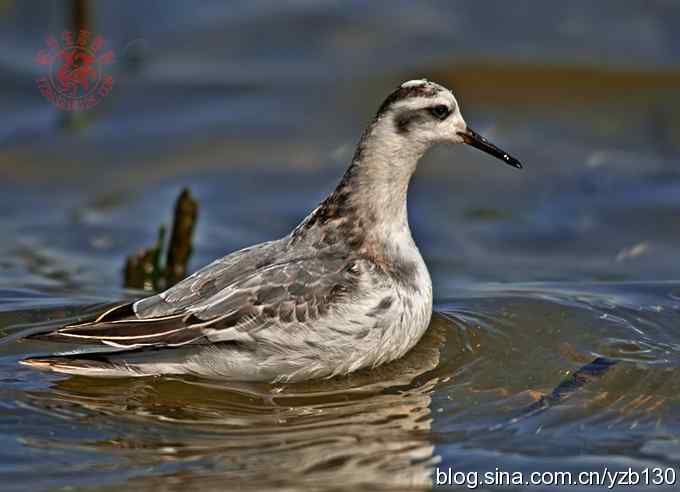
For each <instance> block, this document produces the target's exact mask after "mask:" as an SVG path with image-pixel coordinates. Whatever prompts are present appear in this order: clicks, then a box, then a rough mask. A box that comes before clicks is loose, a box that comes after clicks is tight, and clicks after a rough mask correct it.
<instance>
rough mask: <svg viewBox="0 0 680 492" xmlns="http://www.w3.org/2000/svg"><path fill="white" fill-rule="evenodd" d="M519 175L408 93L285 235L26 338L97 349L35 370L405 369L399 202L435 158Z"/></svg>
mask: <svg viewBox="0 0 680 492" xmlns="http://www.w3.org/2000/svg"><path fill="white" fill-rule="evenodd" d="M439 143H450V144H459V143H465V144H468V145H471V146H473V147H476V148H478V149H481V150H483V151H484V152H487V153H489V154H491V155H493V156H495V157H497V158H499V159H501V160H502V161H504V162H505V163H506V164H509V165H510V166H513V167H516V168H521V167H522V166H521V164H520V162H519V161H518V160H517V159H515V158H514V157H511V156H510V155H508V154H507V153H506V152H504V151H503V150H501V149H499V148H498V147H496V146H494V145H493V144H491V143H489V142H488V141H487V140H486V139H485V138H483V137H482V136H480V135H479V134H477V133H475V132H474V131H473V130H471V129H470V128H469V127H468V126H467V124H466V123H465V120H464V119H463V116H462V115H461V112H460V106H459V105H458V102H457V101H456V98H455V97H454V95H453V93H452V92H451V91H450V90H449V89H447V88H445V87H443V86H441V85H439V84H436V83H434V82H430V81H428V80H424V79H423V80H411V81H408V82H404V83H403V84H401V85H400V86H399V87H397V89H396V90H394V91H393V92H392V93H391V94H390V95H389V96H388V97H387V99H386V100H385V101H384V102H383V104H382V105H381V106H380V108H379V110H378V112H377V115H376V116H375V118H374V119H373V120H372V122H371V123H370V125H369V126H368V128H367V129H366V130H365V132H364V133H363V135H362V137H361V139H360V141H359V144H358V146H357V149H356V152H355V154H354V157H353V158H352V161H351V163H350V165H349V168H348V169H347V171H346V172H345V174H344V176H343V177H342V180H341V181H340V183H339V184H338V186H337V188H336V189H335V190H334V191H333V192H332V193H331V194H330V195H329V196H328V197H327V198H326V199H325V200H323V202H321V204H320V205H319V206H318V207H317V208H315V209H314V210H313V211H312V212H311V213H310V214H309V215H308V216H307V217H306V218H305V219H304V220H303V221H302V222H301V223H300V224H299V225H298V226H297V227H295V228H294V229H293V230H292V232H290V233H289V234H288V235H286V236H285V237H283V238H281V239H277V240H274V241H269V242H265V243H261V244H257V245H255V246H251V247H248V248H245V249H242V250H240V251H236V252H233V253H231V254H229V255H227V256H225V257H223V258H220V259H218V260H216V261H214V262H213V263H211V264H209V265H207V266H206V267H204V268H202V269H200V270H198V271H197V272H196V273H194V274H193V275H191V276H189V277H187V278H186V279H184V280H183V281H181V282H180V283H178V284H176V285H174V286H173V287H171V288H169V289H168V290H166V291H164V292H162V293H160V294H157V295H153V296H151V297H147V298H144V299H140V300H138V301H136V302H132V303H127V304H123V305H119V306H115V307H113V308H111V309H109V310H107V311H105V312H103V313H102V314H101V315H99V316H98V317H97V318H96V319H94V320H92V321H88V322H83V323H78V324H72V325H68V326H64V327H62V328H59V329H57V330H55V331H51V332H48V333H43V334H40V335H37V336H34V337H33V338H41V339H43V340H52V341H61V342H72V343H82V344H95V345H98V346H99V347H91V348H92V351H89V350H87V351H83V350H81V351H78V352H75V353H70V354H57V355H50V356H45V357H33V358H29V359H25V360H23V361H22V362H23V363H24V364H28V365H30V366H33V367H37V368H42V369H49V370H52V371H57V372H61V373H69V374H81V375H87V376H112V377H116V376H152V375H162V374H192V375H200V376H205V377H214V378H223V379H227V380H238V381H262V382H288V381H290V382H294V381H302V380H307V379H315V378H327V377H332V376H336V375H344V374H347V373H350V372H352V371H355V370H357V369H361V368H371V367H376V366H378V365H379V364H383V363H386V362H389V361H392V360H395V359H398V358H400V357H402V356H403V355H404V354H406V353H407V352H408V351H409V350H410V349H411V348H412V347H413V346H414V345H415V344H416V343H417V342H418V340H419V339H420V338H421V336H422V335H423V334H424V333H425V331H426V329H427V327H428V325H429V323H430V318H431V316H432V282H431V280H430V275H429V272H428V270H427V267H426V265H425V262H424V261H423V258H422V256H421V255H420V252H419V250H418V248H417V246H416V244H415V242H414V241H413V238H412V236H411V230H410V228H409V222H408V214H407V191H408V186H409V181H410V179H411V176H412V175H413V173H414V172H415V170H416V166H417V164H418V161H419V160H420V158H421V157H422V156H423V154H425V152H426V151H427V150H428V149H429V148H430V147H432V146H433V145H435V144H439Z"/></svg>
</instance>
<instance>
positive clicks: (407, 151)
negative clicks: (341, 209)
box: [331, 120, 427, 234]
mask: <svg viewBox="0 0 680 492" xmlns="http://www.w3.org/2000/svg"><path fill="white" fill-rule="evenodd" d="M426 150H427V145H426V144H425V143H424V142H420V141H417V140H413V139H409V138H407V137H405V136H402V135H399V134H397V133H396V132H395V130H394V128H393V125H391V124H389V122H385V121H381V120H377V121H376V122H374V124H373V125H371V126H370V127H369V128H368V129H367V130H366V132H365V133H364V135H363V137H362V139H361V141H360V142H359V145H358V147H357V150H356V153H355V154H354V158H353V159H352V163H351V165H350V166H349V168H348V169H347V171H346V172H345V175H344V176H343V178H342V181H341V182H340V184H339V185H338V187H337V188H336V190H335V191H334V192H333V195H336V196H344V197H346V201H347V203H348V207H347V208H348V210H349V211H351V212H352V213H354V214H357V215H358V216H359V217H360V218H361V219H362V221H363V222H364V223H365V224H366V226H367V227H368V228H374V230H375V232H376V233H378V234H380V233H384V232H385V231H383V230H382V229H384V228H387V229H390V230H392V229H397V230H398V229H403V228H406V229H408V214H407V194H408V186H409V183H410V181H411V176H413V173H414V172H415V169H416V165H417V164H418V161H419V160H420V158H421V157H422V156H423V154H424V153H425V151H426ZM333 195H331V196H333ZM375 228H377V229H375Z"/></svg>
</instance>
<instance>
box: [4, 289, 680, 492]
mask: <svg viewBox="0 0 680 492" xmlns="http://www.w3.org/2000/svg"><path fill="white" fill-rule="evenodd" d="M679 292H680V284H677V283H651V284H640V283H638V284H564V283H562V284H528V285H520V284H515V285H506V286H499V285H495V286H493V285H481V286H468V287H462V286H461V288H460V289H459V296H457V297H456V299H452V300H450V301H448V302H439V303H438V305H437V310H438V313H439V314H436V315H435V317H434V319H433V322H432V325H431V327H430V329H429V330H428V332H427V334H426V336H425V337H424V339H423V340H422V341H421V343H419V344H418V345H417V347H416V348H415V349H414V350H413V351H412V352H410V353H409V354H408V355H407V356H406V357H405V358H403V359H401V360H399V361H396V362H394V363H392V364H389V365H386V366H384V367H379V368H377V369H376V370H374V371H364V372H360V373H357V374H354V375H351V376H349V377H346V378H337V379H332V380H328V381H319V382H308V383H300V384H287V385H279V386H269V385H253V384H247V385H244V384H232V383H229V384H222V383H221V382H216V381H208V380H199V379H192V378H174V377H173V378H170V377H167V378H166V377H160V378H138V379H99V378H94V379H90V378H85V377H77V376H76V377H67V378H65V377H64V376H59V375H52V374H46V373H43V372H38V371H34V370H31V369H30V368H27V367H24V366H19V365H17V361H18V360H19V359H21V358H22V357H24V356H26V355H34V354H36V353H45V352H49V351H51V349H53V348H54V347H53V346H52V345H50V346H48V344H46V343H44V342H36V341H33V342H27V341H23V342H17V341H16V338H15V335H16V330H15V329H11V330H8V331H9V334H8V335H6V336H5V337H4V338H3V340H6V341H7V343H4V344H0V439H2V442H4V443H9V444H8V445H7V446H6V447H5V448H3V449H0V460H2V461H3V462H4V463H7V464H8V466H10V467H11V468H12V476H13V482H12V483H14V484H17V486H18V487H19V488H18V489H17V490H25V488H26V487H27V486H28V485H30V486H31V487H33V488H35V487H37V486H38V485H40V484H41V483H48V484H49V485H50V486H51V487H58V486H66V485H69V486H74V485H76V486H86V485H88V484H91V485H96V487H97V488H99V489H106V490H108V489H109V488H119V487H120V484H121V483H123V482H125V483H127V484H133V485H134V486H135V487H136V488H137V489H141V490H158V489H163V490H178V491H179V490H187V488H188V487H190V486H192V485H195V486H196V487H197V488H200V489H201V490H223V489H224V488H225V484H233V486H234V487H236V486H238V487H241V488H244V487H252V488H254V489H258V490H262V489H273V488H284V489H295V490H297V489H304V488H309V487H312V488H315V489H333V488H338V487H343V488H349V489H359V488H365V489H368V490H375V489H376V488H386V489H400V490H401V489H404V488H415V489H423V488H427V487H429V486H430V485H432V484H431V480H432V472H433V469H434V468H435V467H440V468H442V467H443V468H444V469H446V468H447V467H454V468H455V469H457V470H462V471H466V472H473V471H477V472H488V471H491V472H493V471H494V468H495V467H496V466H498V467H499V468H500V469H502V470H506V471H525V472H527V471H574V472H576V471H590V470H592V469H593V466H594V465H593V460H596V461H597V463H598V466H608V467H610V469H612V470H615V469H622V468H626V467H628V466H630V467H633V468H636V469H637V468H641V467H643V466H669V465H673V463H676V462H677V456H678V455H680V443H678V440H677V436H678V435H679V434H680V420H679V419H678V415H680V413H679V412H680V397H678V395H680V377H678V375H679V374H680V373H679V370H678V367H679V366H680V332H678V330H674V329H671V328H673V327H677V326H680V295H678V293H679ZM18 295H19V294H18V293H15V296H18ZM15 302H16V303H18V304H17V305H21V303H20V302H19V301H18V300H15ZM33 302H34V304H35V305H40V303H43V306H44V309H43V311H27V312H21V311H16V312H11V311H9V312H5V313H2V312H0V316H2V317H0V320H2V321H3V322H4V323H5V324H11V323H18V322H21V321H33V322H36V321H40V320H42V321H43V323H44V321H45V320H46V319H50V318H51V319H52V320H51V321H50V322H52V323H57V322H59V320H57V319H54V318H56V317H59V316H73V315H75V314H77V313H78V312H80V310H77V309H75V308H69V309H64V308H62V307H57V308H54V307H53V306H51V305H50V303H49V302H48V299H42V300H41V299H38V298H36V299H34V300H33ZM598 357H600V358H604V359H599V360H600V361H602V360H607V361H610V360H611V361H612V362H614V361H615V362H616V364H609V363H606V364H599V365H598V364H595V365H593V364H592V362H593V360H594V359H596V358H598ZM589 363H590V365H587V364H589ZM584 366H585V368H584ZM605 366H606V367H605ZM579 369H580V372H579ZM605 369H606V370H605ZM563 381H567V382H568V383H567V384H566V385H565V384H563V385H562V386H560V383H561V382H563ZM581 381H584V384H580V382H581ZM556 395H557V396H556ZM537 402H538V403H537ZM543 402H547V403H548V405H543ZM536 409H540V411H533V410H536ZM527 410H529V411H527ZM518 417H519V418H518ZM20 487H23V489H21V488H20ZM29 488H30V487H29Z"/></svg>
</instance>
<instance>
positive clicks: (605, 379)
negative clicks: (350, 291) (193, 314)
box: [0, 1, 680, 491]
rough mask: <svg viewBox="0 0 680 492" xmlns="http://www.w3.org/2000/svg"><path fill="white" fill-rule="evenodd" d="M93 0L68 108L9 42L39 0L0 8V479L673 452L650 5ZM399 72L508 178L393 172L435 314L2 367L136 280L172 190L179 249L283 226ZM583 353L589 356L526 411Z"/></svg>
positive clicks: (481, 162)
mask: <svg viewBox="0 0 680 492" xmlns="http://www.w3.org/2000/svg"><path fill="white" fill-rule="evenodd" d="M94 3H95V5H96V6H97V8H96V12H97V14H96V22H97V27H98V29H99V30H100V31H101V32H102V34H103V35H105V36H106V37H107V39H108V40H109V42H110V43H111V44H112V46H113V47H114V48H115V49H116V51H117V52H118V54H119V62H118V63H117V65H116V72H115V74H114V75H115V79H116V85H115V89H114V92H113V93H112V94H111V97H110V99H109V100H107V102H106V104H103V105H102V106H101V107H99V108H98V109H97V110H95V111H94V112H92V113H89V114H88V117H87V118H86V119H85V121H84V122H80V123H79V125H78V126H77V127H73V126H70V125H68V124H65V121H64V118H63V115H60V114H59V113H58V112H57V111H56V110H54V109H53V108H51V107H50V106H49V105H48V104H47V103H46V102H45V101H44V100H43V99H41V96H40V94H39V92H38V90H37V88H36V87H35V86H34V84H33V79H34V77H35V74H36V69H35V67H34V66H33V65H32V64H31V63H30V60H32V59H33V57H34V54H35V51H36V50H37V49H39V47H40V46H41V42H42V41H41V36H43V34H44V33H46V32H55V31H57V32H58V30H59V29H60V27H59V26H61V25H62V24H63V20H62V18H63V17H62V14H63V5H62V6H59V5H60V4H57V3H55V4H54V6H52V7H50V8H49V9H45V7H42V8H43V9H45V10H42V11H41V10H40V9H38V10H37V12H42V15H35V12H36V9H35V5H32V4H31V2H25V3H24V2H22V3H21V4H20V5H15V4H14V3H13V2H7V3H6V4H5V3H0V5H2V8H3V9H5V10H4V12H5V17H4V19H3V21H2V22H3V24H2V29H1V30H0V38H2V40H3V43H5V45H7V46H10V47H12V49H11V50H6V51H3V53H2V55H0V81H2V87H3V91H0V104H2V108H3V111H4V112H5V114H7V115H8V117H7V118H6V120H5V121H4V122H3V125H2V128H1V129H0V145H1V146H2V148H1V149H0V172H2V175H3V180H2V181H0V204H1V205H2V206H1V207H0V224H2V228H3V229H2V230H3V235H2V237H0V336H1V337H2V341H0V443H2V446H0V476H2V478H3V490H9V491H13V490H16V491H19V490H22V491H23V490H98V491H103V490H119V489H120V487H121V486H124V487H128V488H131V489H134V490H177V491H179V490H188V489H191V488H192V487H193V488H200V490H225V488H229V487H233V488H237V487H240V488H243V489H254V490H266V489H275V488H283V489H288V490H331V489H338V488H346V489H352V490H360V489H366V490H376V489H388V490H395V489H399V490H403V489H415V490H419V489H423V488H427V487H429V486H432V485H435V486H436V477H437V475H436V471H437V470H438V469H440V470H446V469H448V468H449V467H450V468H452V469H454V470H457V471H464V472H479V473H484V472H487V471H494V469H495V468H496V467H498V468H500V469H501V470H504V471H509V472H514V471H522V472H527V473H529V472H532V471H573V472H578V471H592V470H601V469H603V468H604V467H608V468H609V469H610V470H624V469H627V468H628V467H632V468H633V469H635V470H638V471H639V470H642V469H644V468H645V467H666V466H671V467H675V469H676V470H677V466H678V465H677V464H678V461H679V460H680V418H679V417H678V415H680V412H679V410H680V408H679V406H680V401H679V397H678V395H679V394H680V391H679V390H680V388H679V384H680V383H678V381H680V378H679V377H678V376H679V374H678V368H679V367H680V357H679V355H680V352H679V350H680V329H679V328H678V327H679V326H680V281H679V279H680V261H679V255H678V250H679V249H678V247H679V245H680V228H679V227H678V220H680V167H678V157H679V155H680V154H679V149H678V136H679V135H680V119H678V116H677V115H678V114H680V111H679V110H680V98H678V96H677V94H679V93H680V92H679V91H678V89H679V88H680V75H679V74H680V66H678V60H679V59H680V58H679V57H678V56H677V55H678V53H680V37H679V35H678V31H677V29H675V26H677V23H678V21H679V20H680V9H678V8H677V7H676V6H675V4H673V3H672V2H663V1H659V2H645V3H644V4H643V3H638V2H633V1H609V2H599V3H598V4H597V5H591V3H590V2H569V3H565V4H560V5H559V6H558V5H556V4H554V3H553V4H550V5H548V4H547V3H546V4H545V5H544V4H541V5H532V7H531V9H529V8H528V7H522V6H521V5H520V4H518V5H517V6H515V7H514V8H513V9H512V12H510V11H508V9H507V8H506V9H503V8H502V6H503V5H504V2H476V3H475V4H474V5H473V4H471V3H462V2H441V3H437V2H434V3H428V4H427V6H425V4H421V7H420V8H419V10H418V11H417V12H415V11H414V10H413V6H412V5H413V4H412V3H411V2H390V3H389V5H379V4H377V3H376V4H373V6H372V7H371V8H366V7H365V6H364V5H363V4H359V3H357V4H354V3H352V2H349V3H346V2H344V3H339V4H335V3H328V4H324V3H322V4H318V5H317V4H309V3H308V2H299V3H296V4H294V5H288V6H285V7H284V6H282V5H279V4H278V3H273V4H272V3H268V2H248V3H247V4H243V5H241V6H238V7H237V6H233V5H230V6H225V5H223V4H222V3H219V2H216V3H215V4H211V3H207V2H204V3H203V4H202V5H203V6H202V7H201V8H200V9H198V10H196V9H193V8H192V9H191V12H188V11H187V7H186V4H185V3H184V2H162V5H161V4H160V3H154V2H145V3H144V5H145V7H144V9H146V10H144V9H142V10H144V11H141V10H139V9H140V8H141V7H139V5H137V4H132V3H126V2H118V3H117V4H116V7H115V9H114V8H113V7H110V6H109V4H108V3H105V2H94ZM36 5H37V4H36ZM126 16H127V17H126ZM116 19H118V21H116ZM131 19H137V20H135V21H134V22H133V21H132V20H131ZM152 20H153V21H152ZM490 26H492V27H490ZM604 33H606V35H605V34H604ZM421 76H427V77H430V78H432V79H434V80H437V81H439V82H442V83H444V84H446V85H449V86H451V87H453V88H454V90H455V91H456V94H457V95H458V98H459V100H460V103H461V106H462V109H463V114H464V115H465V117H466V120H467V122H468V123H469V124H470V126H471V127H473V128H475V129H476V130H478V131H479V132H480V133H482V134H484V135H486V136H487V137H488V138H489V139H490V140H492V141H494V142H495V143H497V144H499V145H501V146H502V147H503V148H506V149H507V150H508V151H509V152H511V153H512V154H513V155H516V156H518V157H520V158H521V160H522V161H523V163H524V164H525V169H524V170H523V171H522V172H518V171H516V170H514V169H511V168H509V167H507V166H503V165H502V164H500V163H499V162H497V161H494V160H493V159H491V158H489V157H488V156H486V155H483V154H480V153H478V152H476V151H474V150H473V149H467V148H443V147H442V148H437V149H434V150H433V151H432V152H430V153H429V154H428V155H427V156H426V157H425V159H424V160H423V162H422V163H421V165H420V166H419V169H418V172H417V175H416V177H415V179H414V182H413V183H412V189H411V193H410V197H409V205H410V209H411V225H412V229H413V233H414V236H415V238H416V241H417V243H418V245H419V247H420V249H421V251H422V253H423V256H424V257H425V259H426V261H427V263H428V265H429V267H430V271H431V273H432V277H433V281H434V290H435V311H436V314H435V316H434V318H433V322H432V325H431V327H430V329H429V330H428V333H427V334H426V336H425V337H424V339H423V340H422V341H421V343H420V344H419V345H418V346H417V347H416V348H415V349H414V350H413V351H412V352H411V353H409V354H408V355H407V356H406V357H405V358H404V359H402V360H400V361H397V362H395V363H393V364H390V365H387V366H384V367H381V368H379V369H377V370H375V371H366V372H361V373H358V374H355V375H352V376H350V377H347V378H339V379H334V380H330V381H322V382H310V383H305V384H296V385H278V386H269V385H237V384H224V383H220V382H216V381H207V380H199V379H193V378H177V377H162V378H143V379H116V380H98V379H90V378H83V377H67V376H64V375H52V374H48V373H41V372H36V371H34V370H31V369H29V368H27V367H24V366H20V365H18V364H17V361H18V360H20V359H21V358H22V357H25V356H27V355H34V354H44V353H47V352H50V351H51V350H52V349H53V347H51V346H48V345H47V344H45V343H37V342H30V343H29V342H25V341H18V340H16V339H15V335H16V334H17V333H19V332H20V331H21V330H22V329H24V328H25V327H26V326H30V327H35V326H53V325H55V326H56V325H58V324H60V323H63V322H65V321H66V320H69V319H73V318H74V317H83V316H87V315H89V314H92V313H94V312H96V310H97V309H98V307H100V306H101V305H102V304H105V303H109V302H113V301H118V300H122V299H131V298H135V297H138V296H140V295H142V294H141V293H140V292H133V291H126V290H124V289H122V288H121V267H122V264H123V258H124V257H125V255H127V254H130V253H131V252H133V251H135V250H136V249H138V248H141V247H145V246H148V245H150V244H152V243H153V241H154V239H155V235H156V232H157V226H158V225H159V224H160V223H162V222H167V221H168V220H169V217H170V213H171V206H172V202H173V201H174V199H175V197H176V196H177V193H178V191H179V190H180V189H181V188H182V187H184V186H189V187H191V189H192V192H193V194H194V195H195V196H196V197H197V198H198V199H199V201H200V202H201V205H202V208H201V213H200V219H199V225H198V230H197V237H196V244H195V254H194V257H193V259H192V265H191V266H192V269H195V268H198V267H199V266H201V265H203V264H205V263H207V262H209V261H211V260H212V259H214V258H216V257H219V256H222V255H224V254H225V253H227V252H230V251H232V250H234V249H237V248H240V247H244V246H247V245H250V244H253V243H255V242H259V241H264V240H268V239H271V238H274V237H279V236H281V235H283V234H285V233H286V232H287V231H288V230H290V228H291V227H293V226H294V225H295V224H297V223H298V222H299V221H300V220H301V219H302V218H303V217H304V216H305V215H306V213H307V212H308V211H309V210H310V209H311V208H313V207H314V206H315V205H316V204H317V203H318V202H319V201H320V200H321V199H322V198H323V197H324V195H325V194H327V193H328V192H329V191H331V190H332V189H333V187H334V186H335V184H336V182H337V180H338V179H339V177H340V175H341V174H342V172H343V170H344V167H345V165H346V163H347V162H348V160H349V159H350V158H351V155H352V152H353V148H354V145H355V144H356V141H357V139H358V137H359V135H360V133H361V131H362V129H363V126H364V125H365V124H366V123H367V121H368V120H369V118H370V117H371V115H372V113H373V112H374V111H375V110H376V108H377V107H378V105H379V103H380V101H381V99H382V98H383V97H384V96H385V94H386V93H387V92H389V90H391V89H392V88H393V87H394V86H396V85H397V84H398V83H400V82H401V81H403V80H405V79H410V78H415V77H421ZM60 348H63V347H60ZM597 358H605V359H606V360H608V361H613V362H615V364H613V365H611V366H608V369H607V370H605V371H602V372H601V373H598V374H596V375H590V376H588V377H586V378H585V379H586V382H585V384H583V385H580V386H578V387H577V388H575V389H574V390H573V391H567V392H564V393H563V394H562V396H561V397H560V398H559V399H557V400H555V401H553V400H550V402H551V404H550V405H548V406H546V407H542V408H540V410H539V411H531V412H527V411H528V410H529V409H534V410H535V409H536V408H537V407H536V405H537V403H536V402H541V401H546V400H545V399H544V400H541V398H542V397H545V396H546V395H550V394H551V392H553V390H554V389H555V388H556V387H558V385H560V384H561V383H562V382H564V381H567V383H568V382H569V381H573V380H574V374H575V373H576V374H577V375H579V374H582V373H578V372H577V371H579V369H580V368H582V367H584V366H586V365H587V364H589V363H591V362H592V361H593V360H596V359H597ZM579 377H580V376H579ZM577 379H578V378H577ZM677 472H678V475H680V470H677ZM517 489H522V487H517ZM527 489H529V488H528V487H527ZM530 489H531V490H537V488H536V487H531V488H530ZM568 489H569V490H578V488H577V487H571V488H568ZM551 490H554V488H553V489H551ZM565 490H566V489H565Z"/></svg>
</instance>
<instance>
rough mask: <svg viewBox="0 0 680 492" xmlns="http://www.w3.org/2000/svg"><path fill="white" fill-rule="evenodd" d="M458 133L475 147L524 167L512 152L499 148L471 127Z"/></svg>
mask: <svg viewBox="0 0 680 492" xmlns="http://www.w3.org/2000/svg"><path fill="white" fill-rule="evenodd" d="M458 135H460V136H461V137H463V142H465V143H466V144H468V145H472V146H473V147H475V148H477V149H479V150H483V151H484V152H486V153H487V154H491V155H492V156H494V157H497V158H499V159H500V160H502V161H503V162H505V163H506V164H508V165H510V166H512V167H516V168H517V169H522V163H521V162H519V161H518V160H517V159H515V158H514V157H512V156H511V155H510V154H508V153H507V152H505V151H504V150H501V149H499V148H498V147H496V146H495V145H494V144H492V143H491V142H489V141H488V140H487V139H486V138H484V137H482V136H481V135H480V134H479V133H477V132H475V131H473V130H471V129H470V128H469V127H468V128H466V129H465V131H464V132H458Z"/></svg>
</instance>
